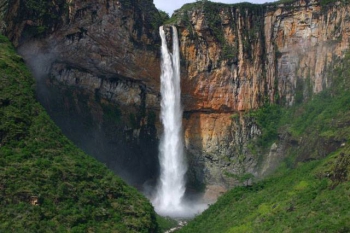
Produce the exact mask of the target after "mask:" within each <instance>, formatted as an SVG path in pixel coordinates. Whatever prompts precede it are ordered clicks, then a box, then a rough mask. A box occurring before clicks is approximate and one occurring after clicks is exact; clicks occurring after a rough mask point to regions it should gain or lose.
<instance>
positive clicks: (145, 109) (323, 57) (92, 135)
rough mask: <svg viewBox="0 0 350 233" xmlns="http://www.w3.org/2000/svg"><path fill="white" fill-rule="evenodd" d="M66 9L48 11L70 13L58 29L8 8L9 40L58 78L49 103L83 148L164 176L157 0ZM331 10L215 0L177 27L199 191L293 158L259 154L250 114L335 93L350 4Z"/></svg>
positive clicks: (147, 175)
mask: <svg viewBox="0 0 350 233" xmlns="http://www.w3.org/2000/svg"><path fill="white" fill-rule="evenodd" d="M3 2H6V1H3ZM29 2H30V1H29ZM40 2H41V1H40ZM59 2H60V1H58V2H57V4H56V5H55V4H54V5H50V7H46V8H45V9H47V10H46V11H45V12H44V13H41V14H48V15H50V16H52V15H53V12H59V16H60V17H58V18H56V19H55V18H54V17H49V19H47V21H43V20H40V19H41V18H40V14H39V13H38V11H37V10H36V8H34V9H33V8H30V9H32V11H25V12H27V13H23V14H18V12H21V9H22V11H23V9H25V7H27V8H28V7H31V5H28V4H27V5H23V4H25V3H23V2H22V1H20V0H17V1H14V0H13V1H11V4H8V5H5V4H1V5H3V6H11V7H9V8H8V7H7V8H8V10H7V11H6V12H7V14H5V16H4V17H5V19H7V20H5V21H4V22H7V24H6V25H5V26H6V27H3V31H5V33H6V34H7V35H8V36H9V37H10V38H11V39H12V40H13V42H14V43H15V44H17V45H18V48H19V51H20V52H21V53H22V55H23V56H24V58H25V59H26V61H27V63H28V64H29V65H30V66H31V68H32V69H33V71H34V72H35V73H36V74H37V76H43V77H49V78H48V79H46V78H45V80H46V81H45V82H42V83H43V86H46V87H47V86H49V89H48V90H49V91H41V92H39V93H40V94H41V99H43V102H44V103H45V100H50V101H46V104H44V105H46V107H47V108H48V109H51V115H52V116H53V117H54V118H55V119H56V121H58V122H60V125H61V127H62V128H63V129H64V131H66V133H67V134H70V135H71V137H72V138H73V140H74V139H75V141H76V142H77V143H78V144H80V145H81V146H82V147H83V148H85V149H86V150H87V151H89V152H90V153H91V154H95V156H97V157H100V159H101V160H103V161H104V162H105V163H107V164H109V166H110V167H111V168H112V169H113V168H114V169H115V170H117V171H118V172H119V173H122V172H123V171H124V170H126V171H128V172H131V173H137V172H139V173H140V174H141V175H140V176H139V177H142V178H141V179H139V180H138V183H142V182H144V181H146V180H149V179H152V178H155V176H153V175H152V174H156V172H155V171H157V166H156V165H154V164H156V163H157V158H156V156H157V135H159V134H160V132H161V127H160V125H159V123H158V120H157V117H156V116H157V115H158V110H159V107H158V106H159V97H160V96H159V73H160V70H159V67H160V66H159V52H158V50H159V36H158V32H157V28H158V26H159V25H160V24H161V23H162V20H163V19H164V18H162V16H161V14H160V13H159V12H158V11H157V10H156V9H155V7H154V5H153V3H152V1H137V0H123V1H102V0H94V1H89V2H86V1H79V0H69V1H68V0H67V2H64V3H65V4H63V5H60V4H61V3H63V2H62V1H61V3H59ZM324 2H326V1H321V2H320V1H318V0H298V1H287V3H284V4H282V3H271V4H265V5H252V4H247V3H242V4H236V5H226V4H217V3H211V2H208V1H203V2H196V3H193V4H188V5H185V6H184V7H183V8H181V9H180V10H178V11H177V12H176V13H175V14H174V15H173V17H172V18H171V19H170V21H168V22H169V24H175V25H177V27H178V29H179V33H180V37H181V38H180V46H181V56H182V60H181V65H182V101H183V104H184V128H185V139H186V148H187V152H188V157H189V163H190V164H191V165H190V167H191V168H192V169H191V170H190V172H189V178H190V180H191V181H199V182H200V183H205V184H207V185H209V186H210V185H219V186H221V187H222V189H225V188H227V187H230V186H232V185H235V184H237V183H239V182H238V181H237V180H238V179H237V175H238V176H243V175H245V174H253V175H254V176H257V177H261V176H263V175H264V174H267V173H268V172H269V171H270V170H271V169H272V168H273V167H274V163H275V162H278V161H279V160H280V159H282V157H281V154H283V151H284V148H285V147H286V144H288V142H283V143H277V144H274V145H273V146H272V147H271V150H270V151H268V152H266V151H263V150H261V151H259V152H258V153H257V152H256V151H254V150H253V149H252V147H251V144H252V142H253V141H254V140H255V139H256V138H258V137H259V135H261V134H262V131H261V129H260V127H259V125H258V124H257V122H256V120H255V119H254V117H251V116H250V115H249V114H247V113H249V112H251V111H253V110H255V109H257V108H259V107H261V106H262V105H263V104H264V103H268V102H269V103H278V104H282V105H293V104H295V103H299V102H302V101H305V100H307V99H308V98H310V97H311V95H312V94H313V93H317V92H320V91H321V90H323V89H324V88H327V87H329V86H330V85H331V84H332V80H331V79H330V78H329V76H328V75H327V70H328V68H329V67H331V66H332V64H333V62H334V61H335V60H337V59H340V58H341V57H342V56H343V53H344V51H345V50H347V49H348V46H349V33H350V31H349V30H350V16H349V13H348V12H350V11H349V10H350V9H349V8H350V6H349V4H347V3H346V2H345V1H337V2H334V3H330V4H326V3H324ZM2 9H5V7H4V8H2ZM28 12H29V13H28ZM46 18H47V17H46ZM14 19H16V20H14ZM38 64H40V65H38ZM40 80H42V79H40ZM44 84H45V85H44ZM45 90H46V89H45ZM53 93H54V94H53ZM60 112H68V113H69V114H68V115H67V114H66V115H65V117H63V116H62V115H61V114H58V113H60ZM82 129H83V131H81V130H82ZM80 131H81V132H83V133H81V132H80ZM281 137H283V136H281ZM87 142H88V143H87ZM268 161H270V162H268ZM271 161H273V162H271ZM231 174H236V176H232V175H231Z"/></svg>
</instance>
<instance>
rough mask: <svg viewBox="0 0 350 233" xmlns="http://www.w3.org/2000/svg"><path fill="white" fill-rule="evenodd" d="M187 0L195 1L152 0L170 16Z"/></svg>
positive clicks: (257, 0) (259, 0) (225, 0)
mask: <svg viewBox="0 0 350 233" xmlns="http://www.w3.org/2000/svg"><path fill="white" fill-rule="evenodd" d="M211 1H212V2H222V3H230V4H233V3H239V2H251V3H258V4H263V3H265V2H274V0H243V1H240V0H211ZM189 2H195V0H177V1H173V0H171V1H170V0H154V4H155V5H156V7H157V8H158V9H160V10H163V11H165V12H167V13H168V14H169V15H170V16H171V14H172V13H173V12H174V10H177V9H180V8H181V7H182V6H183V5H184V4H186V3H189Z"/></svg>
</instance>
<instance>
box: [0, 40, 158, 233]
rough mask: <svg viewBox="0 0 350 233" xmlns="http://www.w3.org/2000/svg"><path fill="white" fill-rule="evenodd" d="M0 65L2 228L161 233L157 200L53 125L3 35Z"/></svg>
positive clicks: (23, 230) (43, 230)
mask: <svg viewBox="0 0 350 233" xmlns="http://www.w3.org/2000/svg"><path fill="white" fill-rule="evenodd" d="M0 70H1V72H0V167H1V169H0V208H1V211H0V232H157V228H158V226H157V223H156V215H155V213H154V210H153V207H152V206H151V204H150V203H149V202H148V201H147V200H146V199H145V198H144V197H143V196H142V195H141V194H139V193H138V192H137V191H136V190H135V189H134V188H131V187H129V186H128V185H126V184H125V183H124V182H123V181H122V180H121V179H119V178H117V177H116V176H115V175H114V174H113V173H112V172H111V171H109V170H108V169H107V168H106V167H105V166H104V165H102V164H100V163H99V162H97V161H96V160H95V159H93V158H91V157H89V156H87V155H86V154H84V153H83V152H82V151H81V150H79V149H77V148H76V147H75V146H74V145H73V144H72V143H71V142H70V141H69V140H68V139H67V138H66V137H65V136H64V135H62V133H61V131H60V130H59V129H58V127H57V126H55V125H54V123H53V122H52V121H51V119H50V118H49V116H48V115H47V114H46V112H45V111H44V110H43V108H42V107H41V105H40V104H38V103H37V102H36V100H35V98H34V91H33V90H34V88H33V86H34V81H33V79H32V77H31V75H30V73H29V72H28V70H27V68H26V67H25V65H24V63H23V60H22V58H21V57H20V56H18V55H16V53H15V50H14V49H13V47H12V46H11V44H10V43H9V42H8V40H7V39H6V38H5V37H3V36H0ZM111 114H112V113H111ZM113 114H118V113H113Z"/></svg>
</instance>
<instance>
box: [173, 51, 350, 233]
mask: <svg viewBox="0 0 350 233" xmlns="http://www.w3.org/2000/svg"><path fill="white" fill-rule="evenodd" d="M349 67H350V55H347V56H346V57H345V59H343V60H342V61H341V62H339V63H338V64H337V66H336V68H334V69H333V70H331V71H330V72H329V75H330V76H333V77H332V78H333V85H332V87H331V88H329V89H328V90H325V91H323V92H322V93H319V94H317V95H315V96H313V97H312V99H311V100H310V101H308V102H306V103H305V102H304V103H299V104H297V105H296V106H294V107H292V108H282V107H279V106H277V105H270V106H265V107H264V108H262V109H260V110H258V111H256V112H254V113H249V114H251V116H253V117H256V120H257V122H258V124H259V125H260V126H261V128H262V131H263V134H262V138H260V139H259V140H258V141H257V142H256V146H257V148H264V147H265V148H266V147H268V146H269V145H271V143H272V142H273V141H276V142H277V143H279V142H278V140H281V139H279V137H278V135H281V134H284V135H289V136H288V137H287V139H286V137H281V138H283V140H288V142H289V149H287V151H286V153H287V154H288V156H287V158H286V160H285V161H284V163H283V164H282V166H281V167H280V168H279V169H278V171H277V172H276V173H275V174H274V175H272V176H271V177H269V178H268V179H266V180H264V181H260V182H257V183H255V184H253V185H252V186H250V187H238V188H234V189H233V190H231V191H229V192H228V193H226V194H225V195H223V196H222V197H221V198H219V200H218V201H217V203H215V204H214V205H212V206H211V207H210V208H209V209H208V210H206V211H205V212H204V213H203V214H202V215H200V216H198V217H197V218H195V219H194V220H193V221H191V222H189V224H188V225H187V226H186V227H184V228H183V229H182V230H181V231H180V232H196V233H199V232H232V233H233V232H234V233H238V232H350V211H349V210H350V182H349V180H350V70H349ZM265 144H267V146H266V145H265ZM258 151H259V150H258Z"/></svg>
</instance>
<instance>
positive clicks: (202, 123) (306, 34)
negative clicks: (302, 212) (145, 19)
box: [176, 0, 350, 186]
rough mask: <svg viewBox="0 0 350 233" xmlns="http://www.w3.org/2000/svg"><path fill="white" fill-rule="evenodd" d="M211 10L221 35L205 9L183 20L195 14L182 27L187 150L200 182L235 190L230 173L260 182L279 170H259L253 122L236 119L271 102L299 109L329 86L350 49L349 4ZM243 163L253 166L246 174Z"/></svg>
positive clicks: (313, 0) (194, 10)
mask: <svg viewBox="0 0 350 233" xmlns="http://www.w3.org/2000/svg"><path fill="white" fill-rule="evenodd" d="M211 9H217V11H214V14H218V15H219V18H220V20H221V21H220V28H219V31H217V30H214V29H213V28H210V26H209V25H210V20H213V16H210V15H206V11H205V10H204V8H203V7H202V6H201V5H200V4H197V6H196V7H193V8H192V9H188V8H186V10H187V12H186V11H184V12H182V11H178V12H177V13H176V14H178V15H179V16H181V15H183V14H188V16H189V17H188V18H189V21H190V22H189V23H188V22H185V21H183V20H180V19H178V21H177V23H178V25H179V31H180V35H181V37H180V41H181V43H180V46H181V53H182V57H183V60H184V61H183V67H182V93H183V103H184V108H185V112H189V113H192V114H188V115H186V114H185V115H186V119H185V123H184V128H185V138H186V147H187V149H188V151H190V152H191V154H192V155H194V156H195V157H196V158H200V159H198V164H199V165H198V167H201V168H202V170H203V171H202V173H200V172H198V174H199V175H198V176H199V177H202V178H203V180H204V182H206V183H207V184H216V185H217V184H222V185H224V186H225V185H227V186H231V185H232V184H234V182H233V183H232V179H230V178H229V177H228V176H225V172H229V173H235V174H239V173H242V171H244V172H247V171H250V172H251V173H253V174H254V175H257V176H261V175H263V173H264V174H267V173H268V172H269V171H268V170H269V169H270V170H271V169H273V168H272V167H275V166H274V165H273V166H272V165H268V164H262V166H261V167H263V168H264V169H262V170H261V171H259V169H258V167H257V163H256V158H255V157H254V156H251V155H250V154H249V149H248V148H247V147H248V144H249V142H250V140H251V139H252V138H255V137H257V136H258V135H259V131H258V129H257V130H256V131H254V130H253V131H251V127H252V125H254V123H252V122H251V120H252V119H250V118H244V117H241V118H240V121H237V122H233V121H232V120H231V119H230V115H232V114H234V115H237V114H238V113H237V112H241V111H242V112H247V111H249V110H251V109H257V108H259V107H260V106H261V105H262V104H263V103H264V101H266V100H269V101H271V102H279V103H282V104H286V105H292V104H293V103H294V102H295V97H296V92H297V91H299V92H301V93H303V99H307V98H308V97H309V96H310V95H311V94H312V93H310V92H313V93H317V92H320V91H322V90H323V89H325V88H327V87H329V86H330V85H331V84H332V80H331V79H330V78H328V75H327V70H328V69H329V67H331V66H332V65H333V63H334V62H335V61H336V60H338V59H341V58H342V57H343V56H344V53H345V51H347V50H348V48H349V40H350V16H349V13H348V12H350V5H349V4H344V3H334V4H331V5H328V6H325V7H322V6H321V5H320V4H319V1H317V0H311V1H303V0H301V1H295V2H294V3H292V4H280V5H278V6H277V5H274V4H271V5H265V6H253V5H232V6H228V5H215V4H214V3H212V8H211ZM212 14H213V13H212ZM210 17H211V18H210ZM180 18H181V17H180ZM215 33H216V34H215ZM220 37H221V38H220ZM222 38H223V39H222ZM227 48H230V50H229V53H228V54H227V51H224V50H225V49H226V50H227ZM297 80H298V82H299V83H302V85H301V86H297ZM297 88H303V90H297ZM239 122H240V126H239V127H238V126H237V123H239ZM247 127H248V128H247ZM254 127H256V125H254ZM243 132H245V134H244V133H243ZM252 132H255V133H252ZM232 135H237V136H236V138H235V137H233V136H232ZM276 151H279V152H280V151H281V148H280V147H278V149H277V150H276ZM277 155H279V156H282V154H281V153H277V154H276V153H275V154H274V156H275V157H276V156H277ZM240 156H241V157H248V159H247V158H245V160H244V162H241V163H240V165H241V167H240V168H239V166H238V164H239V162H237V161H238V160H239V157H240ZM263 157H264V158H265V157H266V158H269V156H268V155H266V156H263ZM270 157H271V156H270ZM250 159H251V160H253V161H255V162H252V161H250ZM231 160H232V161H231ZM275 160H276V161H277V160H278V159H275ZM264 161H265V162H266V163H270V162H271V161H270V162H269V159H266V160H264ZM264 161H263V163H264ZM203 174H204V175H203Z"/></svg>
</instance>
